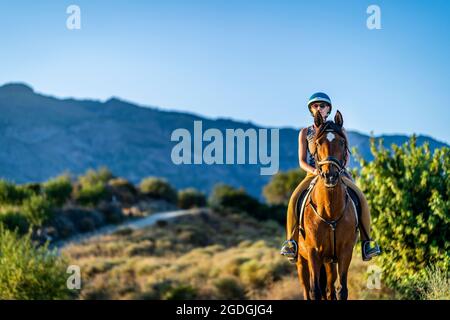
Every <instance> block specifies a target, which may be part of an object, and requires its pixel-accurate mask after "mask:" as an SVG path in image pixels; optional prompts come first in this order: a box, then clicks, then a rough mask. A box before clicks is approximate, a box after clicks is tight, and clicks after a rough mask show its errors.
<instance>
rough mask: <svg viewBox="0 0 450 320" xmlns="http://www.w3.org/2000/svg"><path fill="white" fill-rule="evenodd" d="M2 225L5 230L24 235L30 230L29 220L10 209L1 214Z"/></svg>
mask: <svg viewBox="0 0 450 320" xmlns="http://www.w3.org/2000/svg"><path fill="white" fill-rule="evenodd" d="M0 224H3V226H4V227H5V229H8V230H11V231H17V232H18V233H19V234H22V235H23V234H25V233H27V231H28V229H29V223H28V219H27V218H26V217H25V216H24V215H23V214H22V213H20V212H18V211H17V210H13V209H9V208H8V209H6V210H4V211H3V212H1V213H0Z"/></svg>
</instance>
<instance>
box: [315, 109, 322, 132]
mask: <svg viewBox="0 0 450 320" xmlns="http://www.w3.org/2000/svg"><path fill="white" fill-rule="evenodd" d="M322 123H323V118H322V115H321V114H320V112H319V111H318V110H317V112H316V115H315V116H314V124H315V125H316V127H317V128H319V127H320V126H321V125H322Z"/></svg>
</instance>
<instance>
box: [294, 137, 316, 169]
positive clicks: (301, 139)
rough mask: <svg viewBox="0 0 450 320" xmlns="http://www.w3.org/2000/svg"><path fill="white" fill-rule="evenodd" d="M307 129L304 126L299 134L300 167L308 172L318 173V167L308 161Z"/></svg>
mask: <svg viewBox="0 0 450 320" xmlns="http://www.w3.org/2000/svg"><path fill="white" fill-rule="evenodd" d="M306 130H307V128H303V129H302V130H300V133H299V134H298V160H299V164H300V168H302V169H303V170H305V171H306V172H310V173H313V174H316V169H315V168H314V167H313V166H310V165H309V164H308V163H307V162H306V145H307V143H308V142H307V140H306Z"/></svg>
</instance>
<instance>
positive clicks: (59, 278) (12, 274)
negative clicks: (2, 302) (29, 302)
mask: <svg viewBox="0 0 450 320" xmlns="http://www.w3.org/2000/svg"><path fill="white" fill-rule="evenodd" d="M66 279H67V274H66V268H65V262H64V260H62V259H61V258H59V257H58V256H57V255H56V253H54V252H53V253H51V252H49V251H48V249H47V247H46V246H42V247H35V246H34V245H33V244H32V242H31V240H30V236H29V235H26V236H24V237H19V236H18V235H17V234H16V233H14V232H11V231H8V230H5V229H4V228H2V227H1V226H0V299H20V300H22V299H46V300H48V299H67V298H69V297H71V293H70V292H69V290H68V289H67V287H66Z"/></svg>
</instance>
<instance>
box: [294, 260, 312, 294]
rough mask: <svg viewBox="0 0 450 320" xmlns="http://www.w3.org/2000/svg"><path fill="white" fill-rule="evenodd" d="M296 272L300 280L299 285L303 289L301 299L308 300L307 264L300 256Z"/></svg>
mask: <svg viewBox="0 0 450 320" xmlns="http://www.w3.org/2000/svg"><path fill="white" fill-rule="evenodd" d="M297 272H298V278H299V280H300V285H301V286H302V288H303V299H305V300H310V297H309V271H308V262H307V261H306V259H305V258H303V257H302V256H301V255H300V254H299V255H298V261H297Z"/></svg>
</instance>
